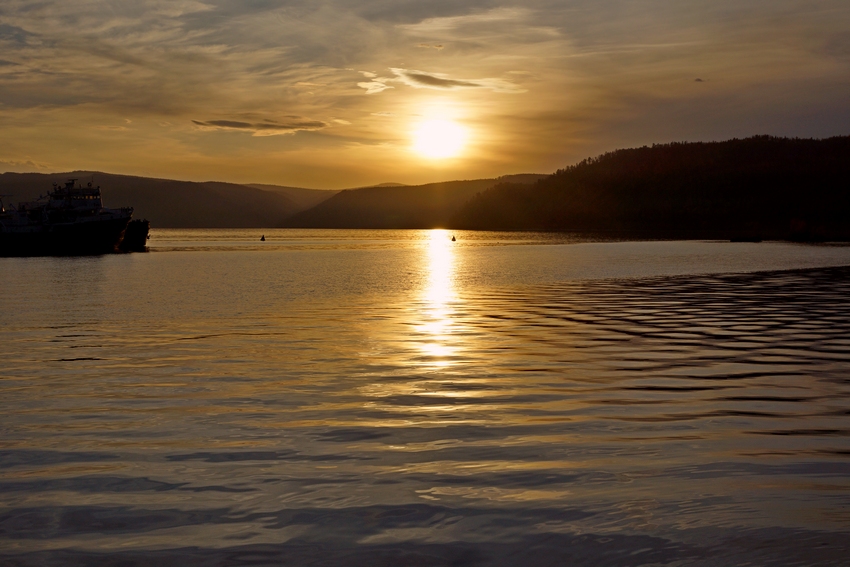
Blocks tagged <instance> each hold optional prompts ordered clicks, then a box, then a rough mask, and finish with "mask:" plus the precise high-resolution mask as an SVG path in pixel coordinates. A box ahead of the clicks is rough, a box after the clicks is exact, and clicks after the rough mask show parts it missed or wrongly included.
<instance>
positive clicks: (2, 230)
mask: <svg viewBox="0 0 850 567" xmlns="http://www.w3.org/2000/svg"><path fill="white" fill-rule="evenodd" d="M132 216H133V208H132V207H122V208H118V209H109V208H106V207H104V206H103V199H102V198H101V193H100V187H99V186H97V187H94V186H93V184H92V183H88V184H87V185H86V186H85V187H84V186H83V185H82V184H78V183H77V179H69V180H68V181H67V182H65V184H64V185H59V184H56V183H54V184H53V189H52V190H51V191H49V192H48V193H47V195H44V196H41V197H39V198H38V199H37V200H35V201H31V202H26V203H19V204H18V205H17V206H10V207H9V208H8V209H7V208H6V207H5V206H4V205H3V204H2V201H0V256H87V255H95V254H108V253H111V252H116V251H118V245H119V244H120V242H121V239H122V238H123V236H124V231H125V230H126V228H127V225H128V224H129V223H130V219H131V218H132Z"/></svg>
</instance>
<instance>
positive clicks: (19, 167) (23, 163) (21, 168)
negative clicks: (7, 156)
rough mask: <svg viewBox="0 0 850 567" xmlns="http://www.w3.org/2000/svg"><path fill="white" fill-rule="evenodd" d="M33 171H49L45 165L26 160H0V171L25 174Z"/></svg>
mask: <svg viewBox="0 0 850 567" xmlns="http://www.w3.org/2000/svg"><path fill="white" fill-rule="evenodd" d="M34 169H40V170H45V169H50V166H49V165H47V164H46V163H42V162H37V161H34V160H32V159H28V158H27V159H23V160H14V159H12V160H0V171H2V170H6V171H17V172H26V171H32V170H34Z"/></svg>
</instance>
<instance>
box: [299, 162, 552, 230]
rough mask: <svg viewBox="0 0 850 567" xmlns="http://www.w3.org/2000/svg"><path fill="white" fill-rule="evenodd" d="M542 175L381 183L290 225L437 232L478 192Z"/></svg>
mask: <svg viewBox="0 0 850 567" xmlns="http://www.w3.org/2000/svg"><path fill="white" fill-rule="evenodd" d="M544 177H546V176H545V175H540V174H518V175H507V176H503V177H498V178H493V179H475V180H466V181H446V182H443V183H428V184H425V185H401V186H399V185H394V184H392V185H391V184H382V185H376V186H373V187H364V188H360V189H348V190H345V191H341V192H339V193H337V194H336V195H334V196H333V197H331V198H330V199H327V200H326V201H324V202H322V203H320V204H319V205H317V206H315V207H313V208H312V209H308V210H306V211H304V212H301V213H298V214H296V215H294V216H293V217H291V218H289V219H287V220H286V222H285V226H287V227H293V228H437V227H445V226H447V225H448V223H449V221H450V220H451V218H452V217H453V216H454V215H455V214H456V213H457V212H458V211H459V210H460V208H461V207H462V206H463V205H464V203H466V202H467V201H468V200H469V199H470V198H471V197H473V196H474V195H475V194H477V193H480V192H481V191H485V190H487V189H489V188H490V187H493V186H494V185H497V184H499V183H505V182H511V183H519V184H522V183H530V182H533V181H537V180H539V179H542V178H544Z"/></svg>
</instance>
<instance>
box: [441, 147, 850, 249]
mask: <svg viewBox="0 0 850 567" xmlns="http://www.w3.org/2000/svg"><path fill="white" fill-rule="evenodd" d="M450 226H451V227H452V228H457V229H476V230H546V231H553V230H555V231H576V232H584V233H598V234H600V235H609V236H624V237H652V238H658V237H660V238H732V239H734V238H744V239H748V238H771V239H774V238H775V239H791V240H848V239H850V136H842V137H834V138H829V139H824V140H810V139H789V138H777V137H772V136H756V137H752V138H747V139H742V140H739V139H734V140H729V141H725V142H707V143H704V142H696V143H671V144H661V145H653V146H652V147H646V146H645V147H642V148H634V149H623V150H617V151H613V152H609V153H606V154H603V155H601V156H599V157H596V158H591V159H586V160H584V161H582V162H580V163H578V164H576V165H573V166H571V167H568V168H566V169H562V170H559V171H557V172H556V173H554V174H553V175H551V176H549V177H546V178H544V179H541V180H539V181H537V182H536V183H533V184H528V185H519V184H510V183H503V184H499V185H496V186H494V187H492V188H491V189H489V190H487V191H483V192H481V193H479V194H477V195H475V196H474V197H472V198H471V199H470V200H469V201H468V202H467V203H466V204H465V205H464V206H463V207H462V208H461V209H460V210H459V212H458V213H457V214H456V215H454V217H453V218H452V220H451V223H450Z"/></svg>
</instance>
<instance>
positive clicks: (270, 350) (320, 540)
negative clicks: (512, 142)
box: [0, 230, 850, 566]
mask: <svg viewBox="0 0 850 567" xmlns="http://www.w3.org/2000/svg"><path fill="white" fill-rule="evenodd" d="M265 235H266V239H267V240H266V242H265V243H263V244H270V245H271V246H270V247H268V248H259V247H258V245H259V244H260V243H259V242H258V241H255V240H256V239H255V238H254V235H253V234H251V233H250V232H246V231H241V232H240V231H218V232H216V231H157V232H155V233H154V239H153V241H152V243H153V244H154V246H153V250H152V252H150V253H148V254H133V255H122V256H106V257H100V258H36V259H20V258H13V259H0V284H2V290H3V293H2V296H0V308H2V309H0V322H2V328H0V356H2V372H0V415H2V418H0V426H1V427H2V432H3V435H2V440H0V558H2V559H3V561H6V562H13V564H16V565H44V564H50V563H55V564H97V563H104V562H108V561H114V562H122V563H126V564H135V565H153V564H156V565H158V566H161V565H187V564H193V563H194V564H203V565H206V564H213V565H249V564H254V565H255V564H260V565H266V564H269V565H272V564H274V565H280V564H282V565H286V564H292V565H308V564H349V565H357V564H368V565H373V564H375V563H378V564H388V565H390V564H391V565H401V564H405V565H406V564H421V565H448V564H463V565H520V564H522V565H525V564H533V565H537V564H540V565H548V564H558V565H599V564H606V565H607V564H610V565H718V566H719V565H730V564H741V563H746V562H749V563H751V564H757V565H808V564H812V565H814V564H817V565H843V564H846V557H847V555H848V551H850V549H848V544H847V542H848V541H850V538H848V535H850V534H848V531H850V514H848V510H850V484H848V479H850V461H848V455H850V445H848V441H847V440H848V439H850V433H849V432H848V421H847V416H848V415H850V414H848V412H850V384H848V381H847V375H848V370H850V340H848V338H847V337H850V302H848V301H847V297H850V271H848V268H842V267H830V266H841V265H850V248H847V247H840V246H818V247H813V246H798V245H790V244H781V243H764V244H732V243H711V242H660V243H633V242H624V243H588V242H585V243H579V242H571V241H570V240H569V237H568V236H563V235H561V236H553V235H535V234H509V235H505V234H498V233H490V234H481V233H464V232H457V233H453V232H448V231H374V232H371V231H268V230H267V231H265ZM452 236H456V237H457V240H456V241H455V242H452V240H451V238H452ZM257 238H258V237H257ZM793 267H799V268H807V269H806V270H790V271H789V270H788V268H793ZM748 270H750V272H749V273H748ZM751 270H773V271H763V272H753V271H751ZM783 270H784V271H783Z"/></svg>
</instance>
